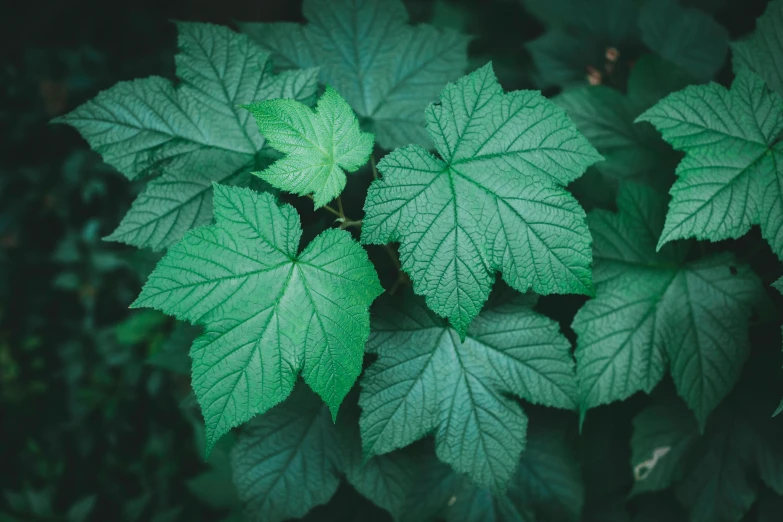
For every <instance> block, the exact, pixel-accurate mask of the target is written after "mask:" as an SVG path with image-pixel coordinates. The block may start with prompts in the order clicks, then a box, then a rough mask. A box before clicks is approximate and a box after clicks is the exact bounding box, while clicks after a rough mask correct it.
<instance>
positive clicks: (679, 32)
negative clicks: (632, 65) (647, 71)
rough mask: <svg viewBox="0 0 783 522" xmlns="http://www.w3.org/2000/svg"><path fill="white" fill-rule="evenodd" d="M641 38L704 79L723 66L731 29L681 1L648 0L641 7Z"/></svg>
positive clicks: (672, 60)
mask: <svg viewBox="0 0 783 522" xmlns="http://www.w3.org/2000/svg"><path fill="white" fill-rule="evenodd" d="M639 30H640V32H641V37H642V41H643V42H644V44H645V45H646V46H647V47H649V48H650V49H651V50H652V51H653V52H655V53H656V54H658V55H659V56H661V57H663V58H665V59H667V60H669V61H671V62H672V63H674V64H677V65H678V66H680V67H682V68H683V69H685V70H686V71H688V72H690V73H691V74H692V75H693V76H695V77H696V78H699V79H702V80H709V79H711V78H712V77H713V76H714V75H715V73H716V72H718V70H719V69H720V68H721V66H722V65H723V61H724V60H725V59H726V51H727V50H728V47H729V33H728V31H727V30H726V29H725V28H724V27H723V26H721V25H720V24H719V23H718V22H716V21H715V20H714V19H713V18H712V17H711V16H709V15H708V14H706V13H704V12H702V11H699V10H698V9H690V8H684V7H682V6H680V3H679V1H678V0H654V1H648V2H645V4H644V5H643V6H642V7H641V9H640V10H639Z"/></svg>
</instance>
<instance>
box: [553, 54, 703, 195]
mask: <svg viewBox="0 0 783 522" xmlns="http://www.w3.org/2000/svg"><path fill="white" fill-rule="evenodd" d="M690 83H693V80H692V78H691V76H690V75H688V74H687V73H686V72H685V71H683V70H682V69H679V68H677V67H675V66H673V65H671V64H669V63H668V62H665V61H663V60H661V59H660V58H657V57H656V56H654V55H645V56H643V57H642V58H640V59H639V61H638V62H637V64H636V65H635V66H634V68H633V70H632V71H631V77H630V79H629V80H628V94H627V95H624V94H623V93H621V92H620V91H618V90H617V89H613V88H611V87H607V86H605V85H596V86H590V87H584V88H581V89H570V90H567V91H565V92H564V93H562V94H560V95H558V96H557V97H556V98H555V99H554V102H555V103H557V104H558V105H559V106H561V107H563V108H564V109H565V110H566V113H567V114H568V116H569V117H570V118H571V119H572V120H574V123H575V124H576V126H577V128H578V129H579V131H580V132H581V133H582V134H584V135H585V137H586V138H587V139H588V140H589V141H590V143H591V144H592V145H593V146H594V147H595V148H596V149H597V150H598V152H599V153H601V155H602V156H603V157H604V161H601V162H598V163H596V165H595V168H596V169H598V170H599V171H600V172H601V173H602V174H604V175H605V176H607V177H609V178H613V179H615V180H635V181H639V182H644V183H647V184H652V185H653V186H659V185H663V184H664V183H670V181H669V180H668V178H667V177H666V176H664V175H662V174H664V173H666V172H667V171H669V170H674V167H675V165H676V164H677V161H678V160H679V158H678V156H677V155H676V154H675V153H674V152H673V151H672V149H671V148H670V147H669V146H668V145H666V143H665V142H664V141H663V140H661V138H660V136H659V135H658V134H657V133H656V132H655V130H654V129H653V128H652V127H651V126H649V125H634V119H635V118H636V117H637V116H639V115H640V114H641V113H642V112H644V111H645V110H646V109H649V108H650V106H652V105H653V104H654V103H655V102H657V101H658V100H659V99H661V98H662V97H663V96H666V95H667V94H669V93H671V92H673V91H677V90H679V89H682V88H683V87H685V86H687V85H689V84H690ZM666 186H667V187H668V186H669V185H666Z"/></svg>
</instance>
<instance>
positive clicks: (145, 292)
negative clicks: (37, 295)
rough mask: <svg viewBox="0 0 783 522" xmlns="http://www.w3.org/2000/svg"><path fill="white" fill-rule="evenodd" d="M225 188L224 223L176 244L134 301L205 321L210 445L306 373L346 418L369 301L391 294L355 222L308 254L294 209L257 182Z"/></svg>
mask: <svg viewBox="0 0 783 522" xmlns="http://www.w3.org/2000/svg"><path fill="white" fill-rule="evenodd" d="M214 191H215V201H214V205H215V220H216V223H215V224H214V225H211V226H206V227H201V228H197V229H195V230H192V231H190V232H188V233H187V234H186V235H185V237H184V238H183V239H182V241H180V242H179V243H177V244H176V245H175V246H173V247H172V248H171V249H169V251H168V253H167V254H166V256H165V257H164V258H163V259H162V260H161V261H160V262H159V263H158V265H157V267H156V268H155V270H154V271H153V272H152V274H151V275H150V277H149V280H148V281H147V283H146V284H145V285H144V288H143V289H142V292H141V295H140V296H139V298H138V299H137V300H136V302H135V303H134V304H133V307H149V308H155V309H158V310H161V311H163V312H165V313H167V314H170V315H174V316H176V317H177V318H179V319H182V320H186V321H189V322H191V323H193V324H199V325H204V327H205V329H204V333H203V334H202V335H201V336H200V337H199V338H198V339H196V341H195V342H194V344H193V348H192V349H191V357H192V359H193V389H194V390H195V392H196V397H197V398H198V401H199V404H200V405H201V409H202V412H203V414H204V420H205V422H206V437H207V451H208V452H209V450H210V448H211V447H212V446H213V445H214V444H215V442H216V441H217V440H218V439H219V438H220V436H221V435H223V434H224V433H226V432H227V431H228V430H229V429H231V428H232V427H233V426H237V425H239V424H241V423H243V422H246V421H248V420H249V419H250V418H251V417H253V416H254V415H257V414H259V413H263V412H265V411H267V410H268V409H269V408H271V407H272V406H274V405H276V404H277V403H279V402H281V401H282V400H283V399H285V398H286V397H287V396H288V395H289V394H290V393H291V390H292V389H293V387H294V384H295V382H296V378H297V375H298V374H299V372H300V371H301V372H302V376H303V377H304V380H305V382H306V383H307V384H308V385H309V386H310V387H311V388H312V389H313V390H314V391H315V392H316V393H318V395H320V396H321V397H322V398H323V400H324V401H325V402H326V404H327V405H328V406H329V408H330V410H331V411H332V416H333V417H334V416H336V415H337V410H338V408H339V406H340V402H341V401H342V400H343V398H344V397H345V395H346V394H347V393H348V391H349V390H350V389H351V386H353V383H354V381H355V380H356V378H357V377H358V376H359V373H361V370H362V355H363V352H364V343H365V341H366V339H367V336H368V335H369V328H370V317H369V306H370V304H371V303H372V301H373V300H374V299H375V298H376V297H377V296H378V295H380V293H381V292H382V288H381V286H380V283H379V282H378V276H377V275H376V273H375V270H374V268H373V266H372V264H371V263H370V261H369V259H368V258H367V254H366V253H365V251H364V249H362V248H361V247H360V246H359V244H358V243H356V242H355V241H354V240H353V239H352V238H351V236H350V234H349V233H348V232H345V231H341V230H335V229H330V230H327V231H325V232H323V233H321V234H320V235H319V236H318V237H316V238H315V239H314V240H313V241H311V242H310V244H309V245H308V246H307V248H306V249H305V250H304V251H303V252H302V253H300V254H298V255H297V247H298V245H299V239H300V237H301V227H300V224H299V216H298V215H297V214H296V211H295V210H294V209H293V207H291V206H289V205H283V206H278V204H277V203H276V202H275V199H274V196H272V195H271V194H266V193H264V194H259V193H256V192H253V191H251V190H249V189H242V188H229V187H224V186H222V185H217V184H215V185H214Z"/></svg>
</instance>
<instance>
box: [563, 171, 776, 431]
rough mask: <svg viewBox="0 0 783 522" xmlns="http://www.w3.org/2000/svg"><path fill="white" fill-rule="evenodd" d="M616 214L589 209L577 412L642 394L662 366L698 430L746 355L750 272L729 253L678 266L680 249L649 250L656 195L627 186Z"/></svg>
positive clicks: (756, 290) (577, 325) (755, 297)
mask: <svg viewBox="0 0 783 522" xmlns="http://www.w3.org/2000/svg"><path fill="white" fill-rule="evenodd" d="M617 205H618V207H619V209H620V212H619V214H612V213H609V212H607V211H600V210H599V211H594V212H592V213H591V214H590V216H589V218H588V220H589V224H590V229H591V231H592V232H593V235H594V238H595V243H594V258H595V279H596V282H597V287H596V297H595V299H593V300H591V301H589V302H588V303H586V304H585V305H584V306H583V307H582V309H581V310H580V311H579V312H578V313H577V315H576V317H575V318H574V323H573V328H574V330H575V331H576V333H577V335H578V342H577V349H576V359H577V376H578V380H579V390H580V396H581V404H582V411H583V412H584V411H585V410H586V409H588V408H591V407H594V406H598V405H600V404H606V403H609V402H613V401H616V400H621V399H625V398H627V397H629V396H631V395H632V394H634V393H635V392H637V391H642V390H643V391H646V392H650V391H651V390H652V388H653V387H654V386H655V385H656V384H657V383H658V382H659V381H660V379H661V378H662V377H663V374H664V372H665V370H666V366H667V363H668V365H669V366H670V367H671V375H672V377H673V379H674V382H675V385H676V386H677V390H678V392H679V394H680V395H681V396H682V397H683V398H684V399H685V402H686V403H687V404H688V406H689V407H690V408H691V409H692V410H693V411H694V412H695V414H696V417H697V419H698V420H699V423H700V424H701V425H702V426H703V425H704V423H705V421H706V419H707V416H708V415H709V413H710V412H711V411H712V410H713V409H714V408H715V407H716V406H717V405H718V403H719V402H720V401H721V399H723V397H725V396H726V394H727V393H728V392H729V391H730V390H731V388H732V387H733V386H734V384H735V383H736V381H737V379H738V377H739V373H740V370H741V368H742V365H743V363H744V361H745V359H746V357H747V355H748V352H749V349H750V344H749V340H748V333H747V329H748V319H749V317H750V314H751V312H752V310H753V307H754V306H755V305H756V304H758V303H759V302H760V300H761V298H762V295H763V294H762V287H761V283H760V281H759V279H758V277H757V276H756V275H755V274H754V273H753V272H752V271H751V269H750V268H749V267H748V266H745V265H742V264H739V263H737V261H736V260H735V259H734V258H733V256H732V255H730V254H723V255H717V256H712V257H707V258H704V259H701V260H699V261H695V262H689V263H684V262H683V257H684V256H683V254H684V252H683V251H682V249H681V248H679V249H675V248H673V247H667V248H665V249H664V250H663V251H662V252H661V253H659V254H656V253H655V248H654V247H655V241H656V238H657V236H658V233H659V231H660V228H661V220H662V217H663V208H664V207H663V205H664V201H663V198H661V197H659V196H658V195H657V194H656V193H654V192H653V191H652V189H648V188H644V187H642V186H635V185H627V186H625V187H623V189H622V190H621V192H620V195H619V196H618V201H617Z"/></svg>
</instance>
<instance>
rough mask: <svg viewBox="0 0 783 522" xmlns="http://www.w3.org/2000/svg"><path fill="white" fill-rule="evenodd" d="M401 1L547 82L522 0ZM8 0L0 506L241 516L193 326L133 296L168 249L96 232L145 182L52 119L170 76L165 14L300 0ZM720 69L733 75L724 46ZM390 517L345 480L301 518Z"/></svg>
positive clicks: (708, 2)
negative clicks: (538, 72) (209, 442)
mask: <svg viewBox="0 0 783 522" xmlns="http://www.w3.org/2000/svg"><path fill="white" fill-rule="evenodd" d="M628 1H629V2H631V1H634V0H628ZM406 3H407V4H408V8H409V11H410V13H411V18H412V21H413V22H425V21H426V22H428V23H433V24H435V25H440V26H448V27H454V28H459V29H461V30H463V31H465V32H468V33H470V34H473V35H474V36H475V39H474V41H473V42H472V44H471V47H470V53H471V60H472V62H471V66H472V67H473V66H478V65H482V64H483V63H485V62H486V61H487V60H489V59H490V58H491V59H492V60H493V62H494V64H495V69H496V71H497V72H498V76H499V77H500V80H501V82H502V83H503V86H504V87H505V88H506V89H519V88H534V87H536V86H537V84H536V82H535V81H534V78H535V72H534V71H533V67H532V65H531V63H532V62H531V59H530V56H529V53H528V52H527V51H526V50H525V47H524V45H525V43H526V42H529V41H531V40H534V39H535V38H537V37H538V36H540V35H541V33H542V32H543V30H544V28H543V26H542V25H541V23H540V22H538V21H537V18H535V17H534V16H532V14H531V13H529V12H527V11H526V10H525V6H524V5H523V2H522V0H494V1H490V0H483V1H479V0H475V1H469V0H459V1H456V0H455V1H447V0H410V1H407V2H406ZM533 3H536V2H533ZM539 3H540V2H539ZM555 3H557V2H555ZM685 3H687V4H690V5H695V6H697V7H703V8H705V9H707V10H709V11H710V12H712V13H714V16H715V17H716V19H717V20H718V21H719V22H720V23H721V24H722V25H723V26H724V27H726V28H727V29H728V31H729V33H730V34H731V37H732V38H736V37H738V36H740V35H743V34H745V33H747V32H748V31H749V30H751V29H752V28H753V26H754V23H755V19H756V17H757V16H759V15H760V14H761V13H762V12H763V10H764V6H765V4H766V2H765V1H763V0H744V1H735V2H731V1H728V0H723V1H721V0H689V1H686V2H685ZM8 4H9V3H6V5H4V6H3V7H2V10H0V13H2V14H0V39H2V40H0V41H1V44H0V136H2V138H1V139H0V522H9V521H33V520H34V521H68V522H82V521H87V520H101V521H112V522H114V521H127V522H135V521H153V522H168V521H175V520H188V521H201V520H204V521H207V520H208V521H214V520H240V519H241V518H240V517H239V516H238V515H237V505H236V499H235V497H234V492H233V489H232V488H233V486H232V484H231V481H230V470H229V469H228V462H227V455H226V451H225V447H218V448H217V449H216V451H214V452H213V455H212V457H211V458H210V460H209V461H208V462H204V461H203V459H202V458H201V455H202V454H203V453H202V448H203V440H202V438H203V435H202V419H201V416H200V413H199V411H198V408H197V405H196V403H195V400H194V399H193V396H192V394H191V392H190V383H189V377H188V373H189V359H188V356H187V350H188V347H189V344H190V341H191V339H192V336H193V333H192V332H191V331H189V330H188V329H187V328H186V327H185V326H183V325H180V326H177V325H176V324H175V323H174V321H173V320H172V319H170V318H167V317H165V316H163V315H162V314H158V313H156V312H153V311H134V312H131V311H129V310H128V305H129V304H130V303H131V301H132V300H133V299H134V298H135V296H136V295H137V294H138V291H139V289H140V287H141V285H142V283H143V282H144V280H145V279H146V276H147V274H148V273H149V271H150V270H151V268H152V267H153V266H154V263H155V262H156V260H157V255H156V254H153V253H152V252H150V251H139V250H136V249H134V248H131V247H126V246H123V245H120V244H117V243H107V242H103V241H102V240H101V238H102V237H104V236H106V235H107V234H109V233H110V232H111V231H112V230H114V228H115V227H116V225H117V224H118V223H119V221H120V219H121V217H122V216H123V214H124V213H125V211H126V210H127V209H128V207H129V206H130V203H131V201H132V200H133V198H134V197H135V195H136V193H137V192H138V191H139V190H140V188H141V186H140V185H134V184H131V183H128V182H127V180H126V179H125V178H124V177H123V176H121V175H120V174H118V173H117V172H115V171H113V169H112V168H111V167H108V166H107V165H105V164H103V163H102V162H101V160H100V158H99V156H98V155H97V154H95V153H93V152H91V151H89V149H88V147H87V144H86V143H85V142H84V141H83V140H82V139H81V138H80V137H79V136H78V134H77V133H76V131H74V130H73V129H71V128H69V127H65V126H53V125H49V124H48V122H49V120H50V119H51V118H53V117H54V116H57V115H60V114H63V113H65V112H67V111H69V110H71V109H73V108H74V107H76V106H77V105H79V104H80V103H82V102H84V101H86V100H87V99H89V98H92V97H93V96H95V94H96V93H98V92H99V91H100V90H102V89H105V88H108V87H110V86H112V85H113V84H115V83H116V82H118V81H121V80H129V79H132V78H138V77H145V76H150V75H160V76H164V77H167V78H171V79H173V78H174V62H173V54H174V52H175V50H176V49H175V46H176V41H175V40H176V34H175V28H174V25H173V24H172V23H170V21H171V20H189V21H206V22H214V23H220V24H228V25H232V24H233V22H234V21H236V20H240V21H278V20H289V21H302V20H301V2H300V1H296V0H220V1H219V2H216V1H214V0H134V1H133V2H122V1H119V2H106V1H105V0H60V1H49V2H47V1H41V0H31V1H22V2H13V5H8ZM720 75H722V76H720ZM720 75H719V76H720V77H723V78H725V77H728V76H729V75H730V66H729V65H728V60H727V62H726V64H725V65H724V68H723V70H722V71H721V73H720ZM545 92H546V93H547V94H553V93H554V91H553V90H551V89H550V90H548V91H545ZM610 421H611V419H610ZM625 440H627V438H626V439H625ZM224 443H227V442H226V441H224ZM384 517H386V515H385V513H384V512H383V511H381V510H378V509H377V508H374V507H373V506H372V505H370V504H369V502H367V501H365V500H363V499H362V497H360V496H359V495H358V494H356V493H355V492H354V491H353V490H351V489H350V486H347V485H343V486H342V487H341V489H340V490H339V492H338V494H337V495H336V496H335V498H334V499H333V500H332V501H331V502H330V504H329V505H327V506H323V507H320V508H318V509H316V510H314V511H313V512H312V513H311V514H310V515H308V517H307V519H308V520H341V521H349V520H356V521H359V520H371V519H372V520H384V519H385V518H384Z"/></svg>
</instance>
